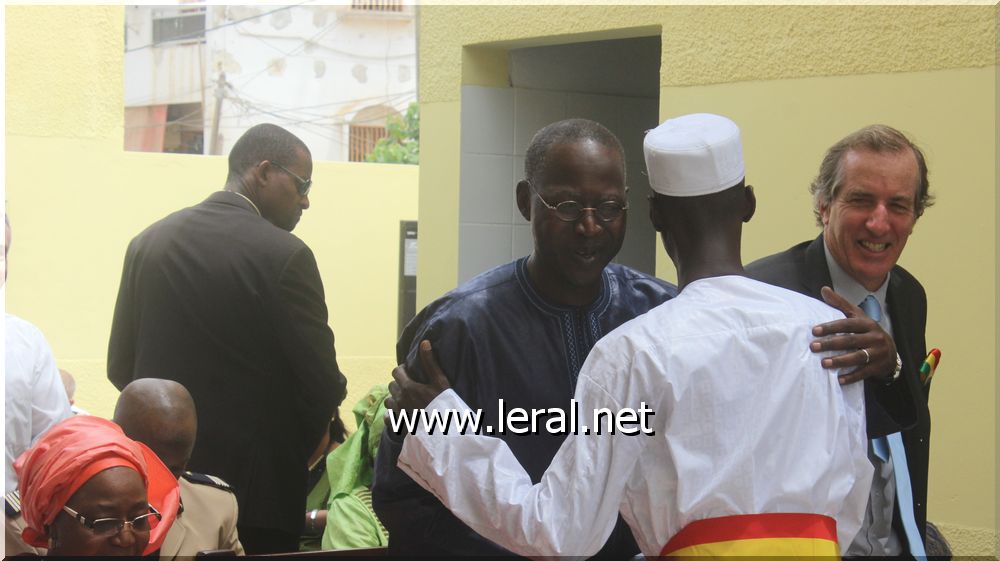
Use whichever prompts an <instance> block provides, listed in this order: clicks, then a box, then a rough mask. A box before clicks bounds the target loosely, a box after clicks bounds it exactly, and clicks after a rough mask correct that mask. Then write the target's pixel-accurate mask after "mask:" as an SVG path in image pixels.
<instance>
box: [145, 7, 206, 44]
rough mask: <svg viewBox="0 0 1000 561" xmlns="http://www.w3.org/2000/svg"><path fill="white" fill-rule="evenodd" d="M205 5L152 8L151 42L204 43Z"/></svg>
mask: <svg viewBox="0 0 1000 561" xmlns="http://www.w3.org/2000/svg"><path fill="white" fill-rule="evenodd" d="M204 42H205V7H204V6H191V7H177V8H158V9H155V10H153V44H154V45H159V44H160V43H204Z"/></svg>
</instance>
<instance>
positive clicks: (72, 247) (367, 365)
mask: <svg viewBox="0 0 1000 561" xmlns="http://www.w3.org/2000/svg"><path fill="white" fill-rule="evenodd" d="M123 10H124V9H123V8H122V7H8V8H6V49H7V59H6V64H7V66H6V84H7V100H6V101H7V103H6V109H7V111H6V117H7V131H6V177H5V185H6V199H7V210H8V212H9V215H10V220H11V224H12V226H13V235H14V239H13V244H12V246H11V254H10V263H9V276H8V279H7V287H6V293H7V302H6V305H7V310H8V311H9V312H11V313H14V314H16V315H19V316H21V317H23V318H25V319H27V320H29V321H31V322H33V323H35V324H36V325H38V326H39V328H41V330H42V332H43V333H45V335H46V337H47V338H48V340H49V342H50V344H51V345H52V348H53V351H54V353H55V355H56V358H57V361H58V363H59V366H60V367H62V368H65V369H67V370H69V371H70V372H72V373H73V374H74V375H75V376H76V377H77V380H78V386H77V403H78V404H79V405H80V406H81V407H83V408H85V409H87V410H89V411H90V412H91V413H94V414H98V415H102V416H108V415H110V413H111V411H112V409H113V407H114V401H115V399H117V390H115V389H114V387H113V386H112V385H111V384H110V383H109V382H108V381H107V380H106V378H105V360H106V354H107V345H108V334H109V331H110V325H111V314H112V310H113V307H114V303H115V298H116V294H117V286H118V282H119V277H120V275H121V267H122V260H123V257H124V254H125V247H126V245H127V244H128V242H129V240H130V239H131V238H132V236H134V235H135V234H137V233H138V232H139V231H140V230H142V229H143V228H145V227H146V226H148V225H149V224H150V223H151V222H153V221H155V220H157V219H159V218H161V217H163V216H165V215H166V214H168V213H170V212H172V211H174V210H177V209H179V208H181V207H184V206H189V205H193V204H196V203H198V202H200V201H201V200H203V199H204V198H205V197H207V196H208V194H209V193H211V192H212V191H215V190H217V189H219V188H221V187H222V184H223V182H224V180H225V176H226V162H225V159H224V157H221V156H190V155H173V154H146V153H137V152H125V151H123V149H122V125H123V107H122V96H123V91H124V89H123V81H122V75H123V63H122V56H123V54H122V51H123V45H122V24H123ZM40 29H45V32H44V33H41V32H39V30H40ZM417 173H418V170H417V167H416V166H394V165H381V164H351V163H333V162H316V164H315V166H314V169H313V179H314V182H315V183H314V188H313V191H312V194H310V199H311V203H312V206H311V208H310V209H309V210H307V211H306V213H305V216H304V217H303V220H302V222H301V223H300V225H299V227H298V228H297V229H296V230H295V234H296V235H298V236H299V237H301V238H302V239H303V240H305V242H306V243H308V244H309V246H310V247H311V248H312V249H313V251H314V252H315V254H316V257H317V260H318V262H319V267H320V273H321V275H322V278H323V281H324V284H325V288H326V300H327V306H328V307H329V311H330V324H331V327H332V328H333V331H334V334H335V336H336V345H337V353H338V359H339V360H340V364H341V367H342V369H343V370H344V372H345V373H346V374H347V376H348V380H349V386H348V389H349V392H350V393H349V396H348V398H347V400H346V401H345V405H346V407H345V411H349V410H350V407H351V405H352V404H353V402H354V401H356V400H358V399H360V398H361V396H362V395H364V393H365V392H366V391H367V389H368V388H369V387H370V386H371V385H372V384H374V383H379V382H381V383H385V382H387V381H388V380H389V379H390V376H389V371H390V369H391V368H392V366H393V365H394V364H395V358H394V354H395V349H394V345H395V339H396V332H397V331H396V329H397V326H396V314H397V310H396V295H397V289H398V286H397V275H398V262H399V253H398V251H399V239H398V236H399V221H400V220H412V219H415V218H416V215H417V213H416V210H417V209H416V203H417ZM345 420H347V421H348V423H350V424H353V417H352V416H351V415H350V414H347V415H346V416H345Z"/></svg>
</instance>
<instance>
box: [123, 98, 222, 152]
mask: <svg viewBox="0 0 1000 561" xmlns="http://www.w3.org/2000/svg"><path fill="white" fill-rule="evenodd" d="M203 122H204V121H203V119H202V111H201V104H200V103H176V104H172V105H147V106H143V107H126V108H125V149H126V150H134V151H137V152H172V153H175V154H203V153H204V151H205V149H204V144H205V127H204V125H203Z"/></svg>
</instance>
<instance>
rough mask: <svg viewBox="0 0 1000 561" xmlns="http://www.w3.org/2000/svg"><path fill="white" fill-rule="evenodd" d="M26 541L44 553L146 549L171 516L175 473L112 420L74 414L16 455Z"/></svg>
mask: <svg viewBox="0 0 1000 561" xmlns="http://www.w3.org/2000/svg"><path fill="white" fill-rule="evenodd" d="M14 470H15V471H16V472H17V476H18V480H19V488H20V490H21V507H22V513H23V516H24V522H25V524H26V528H25V529H24V531H23V533H22V537H23V538H24V541H25V542H26V543H28V544H29V545H33V546H36V547H47V548H48V553H49V555H102V556H103V555H132V556H137V555H147V554H149V553H152V552H154V551H156V550H157V549H159V547H160V545H161V544H162V543H163V539H164V538H165V537H166V535H167V530H169V529H170V525H171V524H172V523H173V521H174V518H176V517H177V508H178V504H179V501H180V492H179V490H178V487H177V479H176V478H174V476H173V475H172V474H171V473H170V470H168V469H167V467H166V466H165V465H163V462H161V461H160V459H159V458H157V457H156V454H154V453H153V452H152V450H150V449H149V448H147V447H146V446H145V445H144V444H142V443H139V442H135V441H133V440H131V439H129V438H128V437H127V436H125V434H124V433H122V430H121V429H120V428H119V427H118V425H116V424H114V423H112V422H111V421H107V420H104V419H100V418H98V417H91V416H76V417H71V418H69V419H66V420H65V421H63V422H61V423H59V424H58V425H56V426H54V427H52V429H50V430H49V431H48V432H47V433H45V435H44V436H42V438H41V439H39V440H38V442H36V443H35V445H34V446H32V447H31V448H29V449H28V450H27V451H25V452H24V453H23V454H21V456H20V457H18V459H17V461H16V462H14Z"/></svg>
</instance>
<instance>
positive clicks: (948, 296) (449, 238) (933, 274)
mask: <svg viewBox="0 0 1000 561" xmlns="http://www.w3.org/2000/svg"><path fill="white" fill-rule="evenodd" d="M996 14H997V10H996V8H995V7H994V6H893V7H887V6H713V7H707V6H700V7H695V6H586V7H579V6H575V7H561V6H461V7H457V6H425V7H423V8H422V9H421V19H420V30H421V37H420V78H421V84H420V94H421V103H422V110H423V115H422V116H423V122H422V123H421V126H422V127H423V128H424V130H426V131H435V133H433V134H428V135H427V136H425V137H424V138H423V142H422V146H421V151H422V159H423V162H422V164H421V170H420V174H421V175H420V203H419V204H420V212H421V216H424V217H429V216H430V215H431V213H435V214H434V217H435V220H434V221H432V224H427V223H425V224H422V225H421V244H422V245H421V248H422V253H421V261H420V267H419V270H418V273H419V277H418V278H419V284H418V286H419V293H418V305H421V304H424V303H426V302H429V301H430V300H432V299H433V298H436V297H437V296H439V295H440V294H442V293H443V292H445V291H446V290H448V289H450V288H453V287H454V286H455V283H456V277H457V275H456V271H457V255H458V251H457V247H458V217H457V206H458V203H457V195H458V182H459V179H458V169H459V147H460V139H459V138H458V133H459V130H460V91H461V89H460V88H461V86H462V85H465V84H470V85H484V86H493V87H505V86H506V85H507V83H508V82H507V67H506V60H505V56H504V53H505V52H506V51H507V50H508V49H511V48H520V47H529V46H539V45H547V44H561V43H572V42H578V41H591V40H598V39H611V38H620V37H629V36H643V35H660V36H661V40H662V49H661V51H662V52H661V56H662V60H661V71H660V85H661V100H660V116H661V118H666V117H668V116H674V115H679V114H683V113H687V112H693V111H709V112H717V113H721V114H724V115H728V116H730V117H732V118H733V119H735V120H736V121H737V122H738V123H739V124H740V125H741V126H742V127H743V131H744V147H745V153H746V160H747V168H748V179H749V181H750V182H751V183H752V184H754V185H755V186H756V189H757V195H758V200H759V208H758V214H757V216H756V218H755V219H754V221H753V222H752V223H751V224H750V225H749V226H748V227H747V228H746V230H745V243H744V257H745V260H747V261H749V260H752V259H755V258H757V257H761V256H764V255H767V254H770V253H773V252H775V251H779V250H782V249H784V248H787V247H789V246H790V245H792V244H793V243H797V242H799V241H802V240H805V239H811V238H813V237H815V235H816V234H817V233H818V232H819V230H818V228H817V227H816V226H815V223H814V219H813V216H812V212H811V200H810V197H809V194H808V191H807V188H808V184H809V182H810V181H811V179H812V178H813V176H814V175H815V173H816V170H817V169H818V167H819V162H820V160H821V159H822V155H823V152H824V151H825V149H826V148H827V147H828V146H829V145H830V144H832V143H833V142H835V141H836V140H838V139H839V138H841V137H842V136H844V135H846V134H847V133H849V132H851V131H853V130H855V129H857V128H860V127H861V126H863V125H866V124H869V123H873V122H885V123H887V124H890V125H894V126H896V127H898V128H900V129H903V130H904V131H906V132H907V133H909V134H911V135H912V137H913V138H914V139H915V140H916V141H917V142H918V143H919V144H920V145H921V146H922V147H923V148H924V149H925V152H926V154H927V158H928V162H929V166H930V174H931V175H930V180H931V189H932V191H934V192H935V193H936V195H937V197H938V203H937V205H936V206H934V207H932V208H930V209H929V210H928V211H927V213H926V214H925V215H924V217H923V218H922V219H921V220H920V221H919V223H918V224H917V227H916V230H915V232H914V234H913V236H911V238H910V242H909V245H908V247H907V249H906V251H905V253H904V255H903V258H902V260H901V264H902V265H903V266H905V267H907V268H908V269H909V270H911V271H912V272H913V273H914V274H915V275H916V276H917V277H918V278H919V279H920V280H921V281H922V282H923V284H924V286H925V288H926V289H927V292H928V295H929V325H928V329H927V342H928V345H930V346H937V347H940V348H941V349H942V350H943V353H944V358H943V361H942V367H941V369H940V370H939V372H938V376H937V377H936V378H935V385H934V391H933V395H932V397H931V403H930V407H931V410H932V416H933V422H934V432H933V446H932V451H931V456H932V457H931V467H930V478H931V480H930V498H929V514H930V518H931V520H932V521H934V522H936V523H939V525H940V526H942V527H943V529H944V530H945V532H946V535H947V536H949V538H950V539H951V540H952V545H953V546H954V547H955V550H956V553H959V554H964V555H995V554H997V553H998V549H997V548H998V545H997V541H996V535H997V531H996V530H997V523H998V514H997V506H996V505H997V500H996V499H997V492H998V485H997V474H998V472H997V461H998V460H997V458H998V457H1000V451H998V449H997V448H998V447H997V439H998V430H997V425H998V418H997V415H996V404H997V403H998V399H1000V387H998V385H997V383H996V377H997V373H998V359H997V351H996V349H997V348H998V345H997V343H998V341H1000V333H998V329H1000V328H998V325H1000V320H998V318H997V311H996V308H997V291H998V288H997V280H998V278H997V271H998V267H997V253H998V249H1000V246H998V243H1000V242H998V240H1000V233H998V231H997V228H996V220H997V216H998V215H1000V201H998V198H997V196H996V192H997V180H998V175H1000V172H998V171H997V170H998V167H997V164H996V154H997V148H998V140H997V138H998V137H997V130H996V117H997V112H998V102H997V93H998V92H997V87H996V83H997V66H996V65H997V54H996V53H997V20H996V17H997V15H996ZM425 222H427V221H425ZM657 271H658V274H660V275H661V276H663V277H664V278H669V279H673V278H674V272H673V268H672V266H671V265H670V264H669V262H668V260H667V259H666V257H665V255H664V254H663V252H662V250H660V252H659V254H658V260H657Z"/></svg>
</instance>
